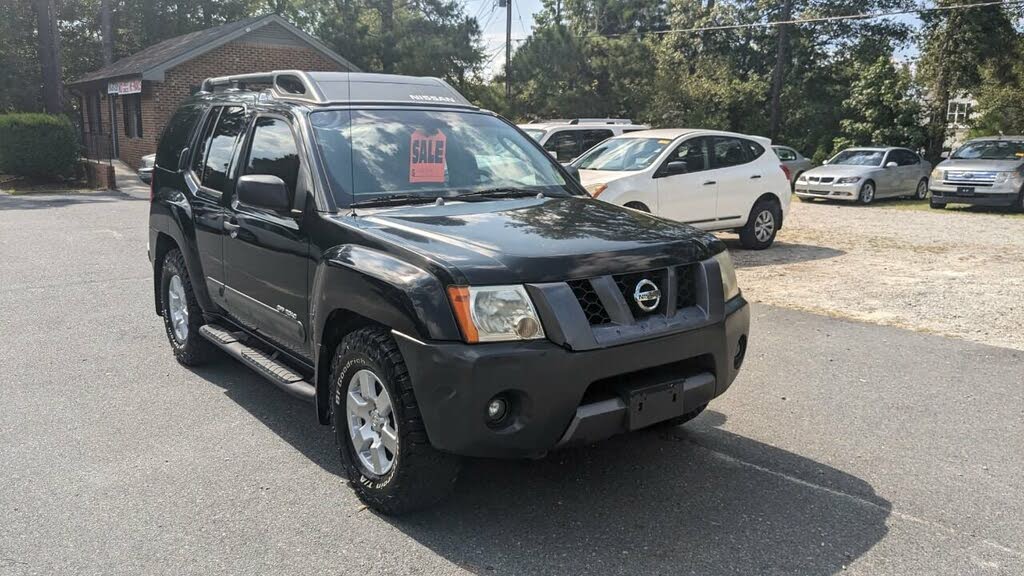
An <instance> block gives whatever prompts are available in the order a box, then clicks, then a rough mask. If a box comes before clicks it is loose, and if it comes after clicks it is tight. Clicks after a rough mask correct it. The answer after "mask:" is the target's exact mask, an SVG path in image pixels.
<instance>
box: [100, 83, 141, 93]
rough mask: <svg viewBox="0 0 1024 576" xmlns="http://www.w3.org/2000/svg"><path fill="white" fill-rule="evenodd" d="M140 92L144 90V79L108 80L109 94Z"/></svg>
mask: <svg viewBox="0 0 1024 576" xmlns="http://www.w3.org/2000/svg"><path fill="white" fill-rule="evenodd" d="M139 92H142V80H121V81H120V82H107V94H138V93H139Z"/></svg>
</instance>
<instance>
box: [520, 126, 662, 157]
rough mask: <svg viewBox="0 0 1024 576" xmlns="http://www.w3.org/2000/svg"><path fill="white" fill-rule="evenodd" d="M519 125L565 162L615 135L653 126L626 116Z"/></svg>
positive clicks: (549, 151)
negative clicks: (634, 121)
mask: <svg viewBox="0 0 1024 576" xmlns="http://www.w3.org/2000/svg"><path fill="white" fill-rule="evenodd" d="M519 127H520V128H521V129H522V130H523V132H526V133H527V134H529V135H530V137H531V138H533V139H534V140H536V141H537V142H539V143H540V145H541V146H543V147H544V149H545V150H547V151H548V153H550V154H551V155H552V156H554V157H555V158H556V159H557V160H558V161H559V162H561V163H563V164H567V163H569V162H572V161H573V160H575V159H576V158H579V156H580V154H583V153H584V152H586V151H587V150H590V149H591V148H593V147H594V146H596V145H597V144H598V143H600V142H603V141H604V140H607V139H608V138H611V137H612V136H618V135H620V134H625V133H627V132H635V131H637V130H647V129H648V128H650V126H645V125H643V124H633V122H632V121H631V120H629V119H627V118H575V119H572V120H548V121H545V122H531V123H530V124H520V125H519Z"/></svg>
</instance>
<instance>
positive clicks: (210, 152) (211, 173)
mask: <svg viewBox="0 0 1024 576" xmlns="http://www.w3.org/2000/svg"><path fill="white" fill-rule="evenodd" d="M207 126H208V127H209V126H214V125H213V118H212V116H211V119H210V123H208V124H207ZM244 128H245V108H243V107H241V106H228V107H225V108H223V109H222V110H221V111H220V115H219V117H218V118H217V123H216V125H215V126H214V128H213V130H212V131H211V130H209V129H208V130H207V134H205V135H204V138H203V144H202V145H201V148H200V152H201V153H202V155H201V156H199V155H197V156H196V160H197V162H196V164H197V166H198V169H197V170H195V172H196V175H197V176H198V177H199V181H200V182H202V184H203V186H205V187H206V188H210V189H211V190H217V191H218V192H224V191H225V190H226V188H227V182H228V170H229V169H230V168H231V159H232V158H233V157H234V155H235V146H236V145H237V144H238V137H239V136H240V135H241V134H242V130H243V129H244Z"/></svg>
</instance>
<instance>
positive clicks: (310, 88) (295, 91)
mask: <svg viewBox="0 0 1024 576" xmlns="http://www.w3.org/2000/svg"><path fill="white" fill-rule="evenodd" d="M254 84H255V85H268V86H269V87H270V89H271V90H272V91H273V92H274V93H275V95H276V96H280V97H282V98H297V99H300V100H309V101H311V102H326V101H327V98H325V97H324V94H323V92H321V91H320V88H319V86H317V84H316V82H314V81H313V80H312V79H311V78H310V77H309V75H308V74H306V73H305V72H303V71H301V70H274V71H272V72H257V73H255V74H236V75H234V76H218V77H216V78H207V79H206V80H203V84H202V86H201V87H200V91H202V92H207V93H213V92H217V91H227V90H229V89H232V88H234V89H239V90H245V89H248V88H249V87H250V86H252V85H254Z"/></svg>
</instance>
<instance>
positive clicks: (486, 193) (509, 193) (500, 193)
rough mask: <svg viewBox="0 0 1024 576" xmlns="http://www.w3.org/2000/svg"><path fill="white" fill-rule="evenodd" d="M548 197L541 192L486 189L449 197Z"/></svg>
mask: <svg viewBox="0 0 1024 576" xmlns="http://www.w3.org/2000/svg"><path fill="white" fill-rule="evenodd" d="M537 195H541V196H548V194H546V193H544V192H543V191H542V190H535V191H530V190H525V189H523V188H488V189H486V190H474V191H472V192H461V193H458V194H455V195H454V196H451V197H450V199H452V200H463V199H465V198H529V197H532V196H537Z"/></svg>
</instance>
